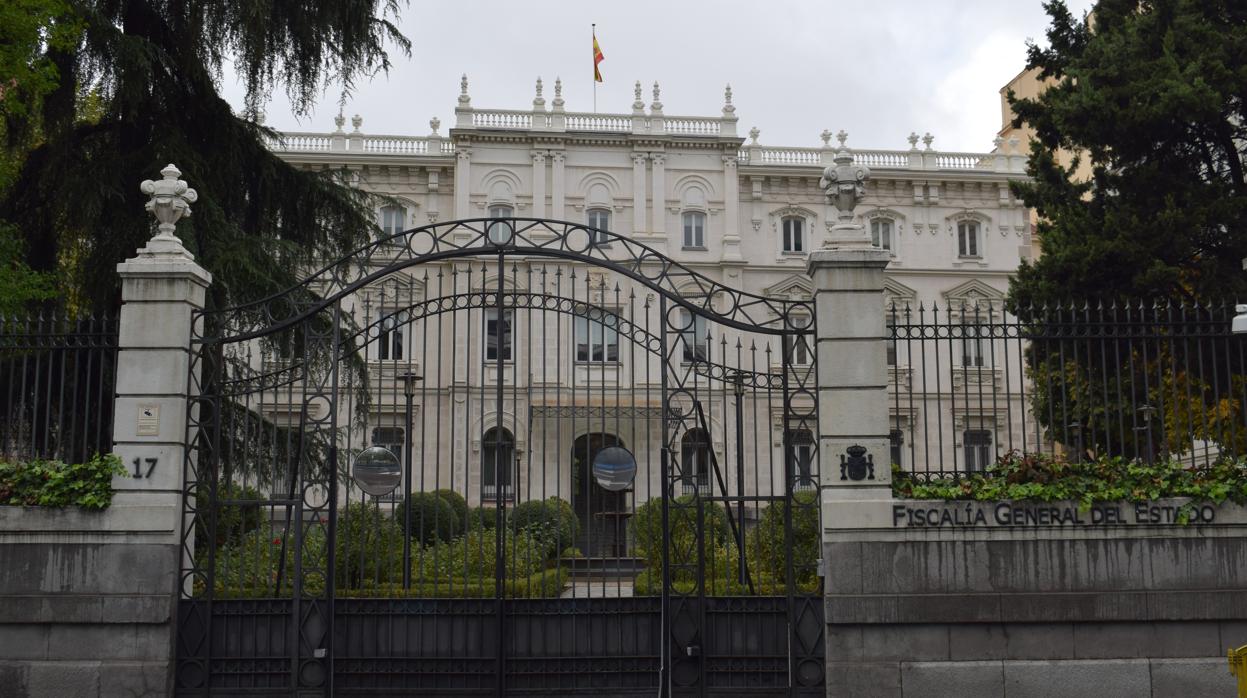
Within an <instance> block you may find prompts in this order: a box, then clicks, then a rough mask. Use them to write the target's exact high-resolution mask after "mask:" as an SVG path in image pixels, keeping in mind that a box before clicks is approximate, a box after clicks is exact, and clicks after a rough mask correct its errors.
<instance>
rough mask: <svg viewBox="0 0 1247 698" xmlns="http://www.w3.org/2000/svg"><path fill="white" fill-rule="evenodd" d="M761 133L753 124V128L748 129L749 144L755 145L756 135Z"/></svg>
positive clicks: (756, 141) (756, 142)
mask: <svg viewBox="0 0 1247 698" xmlns="http://www.w3.org/2000/svg"><path fill="white" fill-rule="evenodd" d="M761 135H762V132H761V131H759V130H758V127H757V126H754V127H753V128H751V129H749V145H757V144H758V136H761Z"/></svg>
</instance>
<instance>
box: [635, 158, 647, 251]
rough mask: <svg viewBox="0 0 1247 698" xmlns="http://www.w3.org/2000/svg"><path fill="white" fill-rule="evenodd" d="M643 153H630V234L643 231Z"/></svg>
mask: <svg viewBox="0 0 1247 698" xmlns="http://www.w3.org/2000/svg"><path fill="white" fill-rule="evenodd" d="M645 160H646V156H645V153H633V154H632V234H633V235H636V234H638V233H644V232H645Z"/></svg>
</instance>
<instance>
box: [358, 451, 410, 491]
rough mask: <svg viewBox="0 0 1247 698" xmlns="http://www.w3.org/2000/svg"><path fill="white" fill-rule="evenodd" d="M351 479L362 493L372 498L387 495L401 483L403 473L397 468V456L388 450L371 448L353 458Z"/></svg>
mask: <svg viewBox="0 0 1247 698" xmlns="http://www.w3.org/2000/svg"><path fill="white" fill-rule="evenodd" d="M351 479H353V480H355V484H357V485H359V488H360V489H361V490H363V491H364V492H366V493H368V494H370V495H372V496H374V497H380V496H381V495H385V494H389V493H391V492H393V491H394V488H395V487H398V485H399V483H401V482H402V481H403V471H402V469H401V468H400V467H399V463H398V456H396V455H394V453H393V452H391V451H390V449H388V448H385V447H382V446H372V447H371V448H366V449H364V450H363V451H360V452H359V454H358V455H356V456H355V464H354V466H352V468H351Z"/></svg>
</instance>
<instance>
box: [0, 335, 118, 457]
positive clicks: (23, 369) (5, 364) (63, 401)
mask: <svg viewBox="0 0 1247 698" xmlns="http://www.w3.org/2000/svg"><path fill="white" fill-rule="evenodd" d="M116 373H117V319H116V317H113V316H97V315H84V316H79V317H72V316H67V315H64V314H58V313H48V314H43V313H38V314H29V315H7V316H0V458H4V459H10V460H27V459H33V458H43V459H55V460H61V461H65V462H82V461H84V460H86V459H88V458H90V457H91V456H92V455H94V454H95V453H97V452H98V453H107V452H108V451H110V450H111V449H112V439H113V401H114V397H115V395H114V393H115V389H114V388H115V379H116Z"/></svg>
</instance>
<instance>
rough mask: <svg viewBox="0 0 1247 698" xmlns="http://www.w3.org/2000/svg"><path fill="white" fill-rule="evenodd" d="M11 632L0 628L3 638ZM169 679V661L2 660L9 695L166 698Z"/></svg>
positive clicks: (0, 678)
mask: <svg viewBox="0 0 1247 698" xmlns="http://www.w3.org/2000/svg"><path fill="white" fill-rule="evenodd" d="M9 629H10V628H9V627H6V626H0V637H2V636H3V635H4V634H5V633H6V632H7V631H8V630H9ZM168 676H169V664H168V662H126V661H115V662H114V661H89V660H64V661H22V662H17V661H3V660H0V686H3V687H4V688H3V694H4V695H6V696H56V697H57V698H79V697H81V698H95V697H96V696H100V697H104V696H127V697H129V696H166V695H168V691H169V689H168V683H167V681H168Z"/></svg>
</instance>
